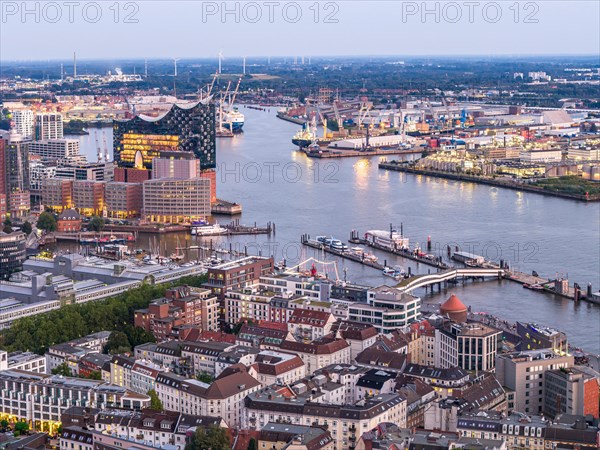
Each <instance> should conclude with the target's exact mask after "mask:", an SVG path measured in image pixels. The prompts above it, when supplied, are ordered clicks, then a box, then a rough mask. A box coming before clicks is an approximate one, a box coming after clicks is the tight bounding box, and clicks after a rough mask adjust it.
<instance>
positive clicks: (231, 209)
mask: <svg viewBox="0 0 600 450" xmlns="http://www.w3.org/2000/svg"><path fill="white" fill-rule="evenodd" d="M210 212H211V214H217V215H224V216H235V215H238V214H241V213H242V205H240V204H239V203H233V202H228V201H226V200H220V199H217V201H216V202H214V203H213V204H212V205H210Z"/></svg>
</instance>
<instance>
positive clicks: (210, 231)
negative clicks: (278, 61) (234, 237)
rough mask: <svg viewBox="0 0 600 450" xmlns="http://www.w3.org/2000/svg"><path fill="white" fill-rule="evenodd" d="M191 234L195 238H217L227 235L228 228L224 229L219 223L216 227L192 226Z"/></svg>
mask: <svg viewBox="0 0 600 450" xmlns="http://www.w3.org/2000/svg"><path fill="white" fill-rule="evenodd" d="M191 232H192V235H194V236H215V235H219V234H225V233H227V228H223V227H222V226H221V225H219V224H218V223H215V224H214V225H210V224H204V225H192V229H191Z"/></svg>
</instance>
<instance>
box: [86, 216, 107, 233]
mask: <svg viewBox="0 0 600 450" xmlns="http://www.w3.org/2000/svg"><path fill="white" fill-rule="evenodd" d="M104 225H105V222H104V218H103V217H98V216H94V217H92V218H91V220H90V223H88V230H92V231H102V228H104Z"/></svg>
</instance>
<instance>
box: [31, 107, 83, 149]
mask: <svg viewBox="0 0 600 450" xmlns="http://www.w3.org/2000/svg"><path fill="white" fill-rule="evenodd" d="M63 136H64V134H63V116H62V114H60V113H38V114H36V115H35V139H36V140H37V141H45V140H47V139H62V138H63ZM77 142H79V141H77Z"/></svg>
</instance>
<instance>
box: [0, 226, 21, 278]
mask: <svg viewBox="0 0 600 450" xmlns="http://www.w3.org/2000/svg"><path fill="white" fill-rule="evenodd" d="M26 239H27V236H25V233H22V232H20V231H15V232H13V233H4V232H3V231H0V279H5V278H8V277H9V276H10V275H11V274H12V273H13V272H15V271H17V270H20V269H21V267H22V266H23V261H25V256H26V255H25V253H26V252H25V241H26Z"/></svg>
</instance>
